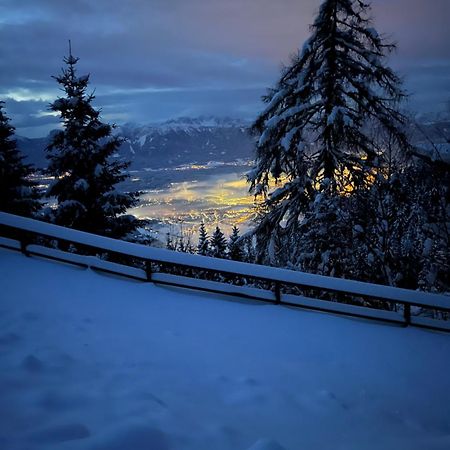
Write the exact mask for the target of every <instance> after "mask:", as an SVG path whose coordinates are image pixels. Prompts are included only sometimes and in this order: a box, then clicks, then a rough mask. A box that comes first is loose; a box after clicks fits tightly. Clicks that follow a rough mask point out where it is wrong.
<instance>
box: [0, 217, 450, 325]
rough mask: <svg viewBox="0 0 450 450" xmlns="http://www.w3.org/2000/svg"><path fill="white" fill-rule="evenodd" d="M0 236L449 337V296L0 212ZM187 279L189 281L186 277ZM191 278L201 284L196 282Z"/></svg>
mask: <svg viewBox="0 0 450 450" xmlns="http://www.w3.org/2000/svg"><path fill="white" fill-rule="evenodd" d="M11 232H12V234H11ZM0 235H3V236H1V237H0V246H2V247H7V248H10V249H14V250H21V251H23V252H24V253H25V254H28V255H38V256H43V257H46V258H50V259H55V260H58V261H63V262H68V263H71V264H76V265H78V266H82V267H91V268H93V269H97V270H101V271H104V272H110V273H115V274H119V275H123V276H126V277H130V278H135V279H140V280H147V281H152V282H155V283H159V284H166V285H173V286H179V287H185V288H190V289H197V290H203V291H209V292H217V293H223V294H228V295H235V296H240V297H248V298H253V299H257V300H261V301H266V302H273V303H277V304H283V305H288V306H295V307H300V308H305V309H312V310H318V311H325V312H332V313H337V314H343V315H348V316H355V317H363V318H367V319H376V320H381V321H386V322H393V323H401V324H403V325H414V326H420V327H425V328H431V329H437V330H445V331H450V321H449V320H442V319H443V317H444V316H445V315H447V316H448V313H449V312H450V296H445V295H438V294H430V293H425V292H420V291H411V290H407V289H400V288H394V287H390V286H382V285H376V284H370V283H363V282H360V281H353V280H346V279H341V278H332V277H325V276H321V275H314V274H308V273H303V272H296V271H292V270H287V269H280V268H276V267H268V266H261V265H257V264H249V263H243V262H237V261H230V260H224V259H218V258H211V257H207V256H200V255H191V254H186V253H179V252H174V251H171V250H165V249H159V248H154V247H147V246H144V245H140V244H134V243H131V242H126V241H121V240H116V239H111V238H108V237H104V236H98V235H94V234H90V233H86V232H83V231H78V230H73V229H69V228H64V227H61V226H58V225H53V224H49V223H45V222H41V221H38V220H34V219H29V218H24V217H19V216H15V215H12V214H8V213H4V212H0ZM11 236H12V237H13V238H11ZM36 237H45V238H50V239H51V240H57V241H62V242H65V243H66V244H75V245H81V246H84V247H87V248H89V249H91V250H95V251H97V252H98V251H100V252H106V253H111V254H114V255H119V256H122V257H124V258H125V259H126V258H134V259H137V260H139V261H141V262H142V263H143V267H145V270H143V269H141V268H137V267H132V266H130V265H126V264H122V262H123V261H121V263H120V264H118V263H116V262H110V261H104V260H102V259H100V258H97V257H95V256H86V255H79V254H74V253H70V252H66V251H61V250H57V249H54V248H50V247H45V246H43V245H35V243H34V241H35V239H36ZM14 238H15V239H14ZM155 266H157V268H158V271H156V272H155V271H154V267H155ZM164 267H166V268H167V267H169V268H170V267H172V268H178V269H183V270H184V272H183V274H182V276H180V275H178V274H175V275H174V274H173V273H170V270H169V271H168V272H169V273H165V271H164ZM166 272H167V270H166ZM186 272H187V274H186ZM205 273H216V274H221V275H224V276H226V277H228V280H227V281H223V280H222V281H211V280H208V279H207V276H205ZM189 274H191V276H187V275H189ZM194 275H197V276H200V277H201V278H200V279H199V278H196V277H195V276H194ZM230 276H231V278H230ZM233 276H234V277H235V279H240V280H242V279H243V278H250V279H254V280H259V281H262V282H265V283H266V285H270V288H269V289H267V288H264V289H260V288H259V287H258V288H255V287H248V286H242V285H240V283H234V281H233ZM205 278H206V279H205ZM293 287H294V288H300V289H303V290H305V289H306V290H308V289H312V290H316V291H321V292H322V291H326V292H333V293H336V294H338V296H339V295H342V294H343V295H351V296H353V297H357V298H364V299H367V298H369V299H376V300H381V301H383V302H384V303H387V304H390V305H391V306H392V307H393V309H395V307H396V306H397V305H401V308H402V313H399V312H397V311H389V310H381V309H375V308H373V307H367V306H359V305H354V304H346V303H340V302H337V301H329V300H323V299H320V300H319V299H315V298H311V297H305V296H303V295H293V294H292V292H291V291H290V290H289V288H293ZM411 307H418V308H425V309H428V310H433V311H439V312H441V313H444V314H441V320H437V319H435V318H429V317H422V316H420V317H419V316H416V315H414V314H411Z"/></svg>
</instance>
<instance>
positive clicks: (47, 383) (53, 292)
mask: <svg viewBox="0 0 450 450" xmlns="http://www.w3.org/2000/svg"><path fill="white" fill-rule="evenodd" d="M0 267H1V270H0V286H1V290H0V448H1V449H2V450H19V449H20V450H25V449H26V450H37V449H41V450H51V449H58V450H59V449H62V450H68V449H73V450H81V449H83V450H84V449H88V450H119V449H120V450H122V449H123V450H128V449H129V450H144V449H145V450H230V449H233V450H234V449H236V450H248V449H251V450H280V449H286V450H299V449H305V450H314V449H320V450H327V449H333V450H340V449H342V450H344V449H346V450H352V449H354V450H361V449H383V450H389V449H396V450H397V449H411V450H414V449H416V450H419V449H421V450H422V449H423V450H433V449H448V448H450V377H449V376H448V374H449V373H450V358H449V355H450V337H449V335H447V334H440V333H433V332H428V331H422V330H419V329H413V328H408V329H403V328H397V327H390V326H386V325H378V324H374V323H371V322H364V321H360V320H358V321H353V320H350V319H343V318H338V317H334V316H330V315H325V314H319V313H311V312H304V311H300V310H291V309H288V308H282V307H276V306H270V305H261V304H253V303H249V302H245V301H242V302H238V301H236V300H233V301H229V300H227V299H225V298H220V297H217V296H216V297H214V296H211V295H206V294H205V295H202V294H199V293H196V292H193V291H186V290H174V289H166V288H161V287H155V286H153V285H151V284H148V283H141V282H132V281H128V280H124V279H120V278H114V277H109V276H106V275H100V274H97V273H95V272H92V271H90V270H85V269H78V268H74V267H71V266H66V265H63V264H59V263H52V262H49V261H45V260H39V259H37V258H26V257H24V256H22V255H21V254H19V253H14V252H12V251H8V250H0Z"/></svg>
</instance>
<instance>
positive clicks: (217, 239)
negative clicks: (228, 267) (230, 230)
mask: <svg viewBox="0 0 450 450" xmlns="http://www.w3.org/2000/svg"><path fill="white" fill-rule="evenodd" d="M210 255H211V256H213V257H214V258H226V257H227V240H226V239H225V236H224V234H223V233H222V230H221V229H220V228H219V226H216V229H215V231H214V233H213V235H212V237H211V249H210Z"/></svg>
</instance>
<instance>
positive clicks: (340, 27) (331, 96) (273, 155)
mask: <svg viewBox="0 0 450 450" xmlns="http://www.w3.org/2000/svg"><path fill="white" fill-rule="evenodd" d="M369 14H370V7H369V5H368V4H367V3H366V2H364V1H362V0H325V1H323V3H322V5H321V7H320V11H319V14H318V16H317V18H316V20H315V22H314V24H313V25H312V27H311V30H312V35H311V37H310V39H309V40H308V41H307V42H306V43H305V45H304V47H303V50H302V51H301V52H299V53H298V54H297V56H295V57H293V59H292V61H291V65H290V66H289V67H286V68H285V69H283V72H282V75H281V78H280V80H279V81H278V83H277V85H276V87H275V88H274V89H271V90H270V91H269V92H268V94H267V96H265V97H264V98H263V100H264V101H265V103H267V107H266V109H265V110H264V111H263V113H262V114H261V115H260V116H259V117H258V118H257V120H256V121H255V123H254V125H253V127H252V130H253V132H254V133H255V134H256V135H257V136H258V137H259V140H258V143H257V149H256V166H255V168H254V169H253V170H252V171H251V172H250V173H249V174H248V178H249V182H250V183H251V191H252V192H253V193H254V194H255V195H263V196H264V197H265V207H266V213H265V214H264V216H263V217H262V220H261V221H260V223H259V225H258V227H257V230H256V231H257V233H258V234H259V235H260V238H261V239H260V244H259V247H260V250H262V251H263V252H264V251H265V247H267V245H270V239H269V237H270V236H274V235H276V234H281V233H285V234H287V235H291V237H292V236H294V235H295V233H297V232H298V225H299V220H301V217H303V215H304V213H305V212H306V210H307V209H308V207H309V205H310V204H311V203H312V202H314V199H315V196H316V195H317V193H318V192H319V191H321V189H322V188H321V186H323V185H324V184H325V185H327V190H329V191H330V190H331V192H337V193H342V192H345V191H346V190H347V191H350V190H353V189H356V188H358V187H360V186H364V185H366V184H368V183H370V180H371V177H372V174H373V172H374V171H376V170H377V168H378V167H379V166H380V165H381V164H382V156H383V155H382V153H383V149H382V146H381V145H379V142H378V141H377V138H376V136H377V135H379V133H382V132H387V133H389V134H390V135H391V136H392V137H393V139H394V140H395V141H396V143H397V145H398V146H399V147H400V148H402V149H403V151H405V150H407V149H408V148H409V145H408V140H407V137H406V135H405V134H404V132H403V131H402V127H403V124H404V123H405V117H404V116H403V115H402V114H401V113H400V112H398V108H397V105H398V103H399V101H400V100H401V99H402V98H403V97H404V93H403V91H402V89H401V80H400V79H399V77H398V76H397V75H396V74H395V73H394V72H393V71H392V70H391V69H390V68H389V67H387V66H386V61H385V59H386V56H387V55H388V54H389V53H390V52H392V51H393V50H394V48H395V45H393V44H391V43H387V42H385V40H384V39H383V38H382V37H381V36H380V35H379V34H378V33H377V32H376V31H375V30H374V29H373V28H372V25H371V20H370V17H369ZM374 130H376V131H377V132H374ZM324 180H328V182H326V183H323V181H324ZM273 181H275V183H277V184H278V185H279V186H278V188H277V189H276V190H275V191H273V192H270V191H271V190H272V188H273Z"/></svg>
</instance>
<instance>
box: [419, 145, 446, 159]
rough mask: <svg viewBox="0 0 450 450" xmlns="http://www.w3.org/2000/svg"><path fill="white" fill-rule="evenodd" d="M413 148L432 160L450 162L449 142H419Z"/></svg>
mask: <svg viewBox="0 0 450 450" xmlns="http://www.w3.org/2000/svg"><path fill="white" fill-rule="evenodd" d="M415 150H416V152H417V153H419V154H420V155H423V156H426V157H427V158H429V159H431V160H432V161H443V162H445V163H446V164H450V143H439V144H435V145H431V144H421V145H417V146H416V147H415Z"/></svg>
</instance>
